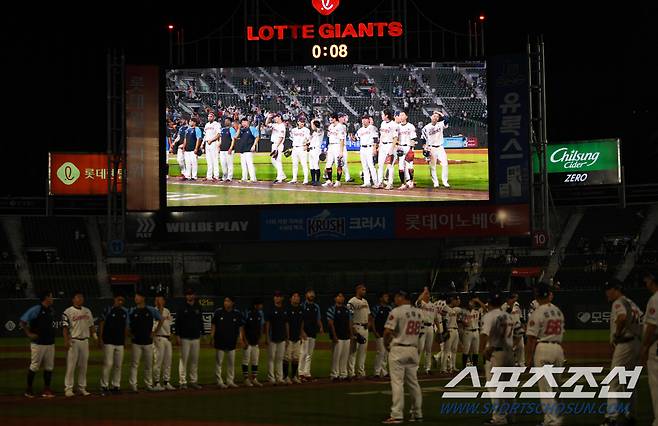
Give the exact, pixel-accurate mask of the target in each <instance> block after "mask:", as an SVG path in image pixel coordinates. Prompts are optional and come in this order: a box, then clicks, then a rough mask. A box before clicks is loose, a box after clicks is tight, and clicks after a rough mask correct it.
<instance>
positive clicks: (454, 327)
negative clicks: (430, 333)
mask: <svg viewBox="0 0 658 426" xmlns="http://www.w3.org/2000/svg"><path fill="white" fill-rule="evenodd" d="M460 303H461V301H460V299H459V296H458V295H453V296H450V297H449V298H448V305H447V306H446V307H445V308H444V310H443V312H442V316H443V317H444V318H446V321H447V327H448V339H447V340H446V341H445V343H444V346H443V352H444V356H443V364H442V365H441V371H447V372H448V373H452V372H454V371H456V370H457V347H458V346H459V326H458V325H459V324H458V318H459V317H460V316H461V308H460V307H459V304H460Z"/></svg>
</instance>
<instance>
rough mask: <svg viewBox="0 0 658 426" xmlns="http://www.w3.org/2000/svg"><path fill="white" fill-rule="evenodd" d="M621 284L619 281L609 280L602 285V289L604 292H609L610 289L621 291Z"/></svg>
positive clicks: (615, 279)
mask: <svg viewBox="0 0 658 426" xmlns="http://www.w3.org/2000/svg"><path fill="white" fill-rule="evenodd" d="M623 287H624V286H623V284H622V282H621V281H619V280H618V279H617V278H610V279H609V280H608V281H606V282H605V284H604V285H603V288H604V289H606V290H611V289H613V288H614V289H617V290H621V289H623Z"/></svg>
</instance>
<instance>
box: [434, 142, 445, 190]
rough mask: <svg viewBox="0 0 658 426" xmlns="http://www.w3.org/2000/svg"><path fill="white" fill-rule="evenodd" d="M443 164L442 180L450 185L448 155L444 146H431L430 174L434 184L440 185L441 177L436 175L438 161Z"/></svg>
mask: <svg viewBox="0 0 658 426" xmlns="http://www.w3.org/2000/svg"><path fill="white" fill-rule="evenodd" d="M437 161H438V162H439V163H440V164H441V182H443V185H444V186H447V185H448V155H447V154H446V150H445V148H443V146H437V147H434V146H433V147H430V176H431V177H432V183H433V184H434V186H439V179H438V178H437V176H436V163H437Z"/></svg>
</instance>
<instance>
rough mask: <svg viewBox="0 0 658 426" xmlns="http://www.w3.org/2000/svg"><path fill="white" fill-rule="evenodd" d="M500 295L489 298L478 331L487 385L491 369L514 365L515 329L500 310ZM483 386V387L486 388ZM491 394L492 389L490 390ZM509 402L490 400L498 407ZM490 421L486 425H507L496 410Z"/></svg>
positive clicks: (510, 320)
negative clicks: (487, 308)
mask: <svg viewBox="0 0 658 426" xmlns="http://www.w3.org/2000/svg"><path fill="white" fill-rule="evenodd" d="M502 299H503V297H502V295H501V294H500V293H494V294H492V295H491V297H490V298H489V305H488V306H489V311H488V312H487V313H486V314H484V316H483V317H482V329H481V330H480V331H481V333H480V352H481V353H482V354H483V356H484V360H485V364H484V374H485V377H486V379H487V383H486V384H488V382H489V381H490V380H491V377H492V374H491V369H492V367H511V366H513V365H514V351H513V347H514V341H515V340H518V338H515V336H514V328H515V327H516V326H515V324H514V322H513V321H512V317H511V315H510V314H508V313H507V312H505V311H503V310H501V309H500V306H501V305H502V302H503V300H502ZM486 384H485V386H486ZM490 391H491V392H493V391H494V389H493V388H492V389H490ZM506 402H509V401H507V400H505V399H502V398H492V399H491V403H492V404H493V405H496V406H499V405H502V404H504V403H506ZM492 411H493V412H492V414H491V419H489V421H488V423H487V424H493V425H496V424H507V415H506V414H505V413H501V412H500V411H499V410H498V409H494V410H492Z"/></svg>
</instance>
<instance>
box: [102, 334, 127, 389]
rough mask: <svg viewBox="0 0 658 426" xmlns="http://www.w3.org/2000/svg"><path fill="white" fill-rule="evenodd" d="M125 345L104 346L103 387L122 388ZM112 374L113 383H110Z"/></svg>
mask: <svg viewBox="0 0 658 426" xmlns="http://www.w3.org/2000/svg"><path fill="white" fill-rule="evenodd" d="M123 350H124V349H123V345H108V344H104V345H103V369H102V370H101V387H102V388H109V387H110V384H111V385H112V387H113V388H120V387H121V366H122V365H123ZM110 372H112V381H111V382H110Z"/></svg>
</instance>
